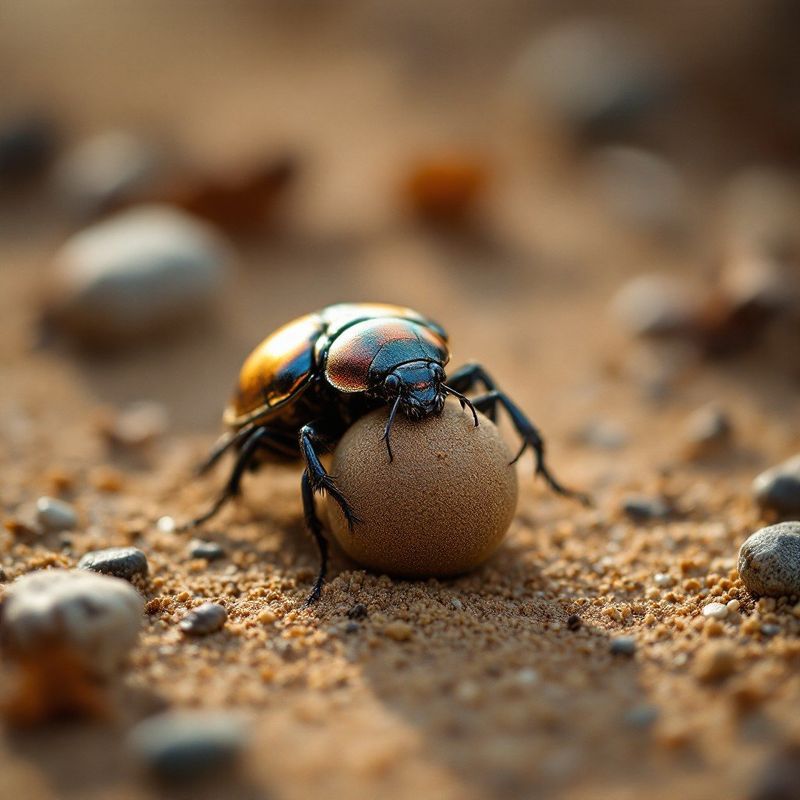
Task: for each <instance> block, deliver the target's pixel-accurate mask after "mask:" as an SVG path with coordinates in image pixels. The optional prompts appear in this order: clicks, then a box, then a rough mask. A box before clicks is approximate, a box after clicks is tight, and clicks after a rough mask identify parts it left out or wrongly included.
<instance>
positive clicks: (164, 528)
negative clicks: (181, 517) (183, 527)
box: [156, 516, 178, 533]
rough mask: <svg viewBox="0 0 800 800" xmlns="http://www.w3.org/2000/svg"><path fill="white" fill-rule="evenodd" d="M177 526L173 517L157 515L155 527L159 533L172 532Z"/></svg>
mask: <svg viewBox="0 0 800 800" xmlns="http://www.w3.org/2000/svg"><path fill="white" fill-rule="evenodd" d="M177 527H178V526H177V524H176V522H175V520H174V518H173V517H167V516H164V517H159V518H158V520H157V521H156V528H157V529H158V531H159V532H160V533H174V532H175V529H176V528H177Z"/></svg>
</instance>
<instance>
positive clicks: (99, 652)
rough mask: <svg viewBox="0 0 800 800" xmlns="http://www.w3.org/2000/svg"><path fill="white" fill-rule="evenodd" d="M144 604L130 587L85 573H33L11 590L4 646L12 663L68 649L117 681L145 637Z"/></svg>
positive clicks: (88, 666) (89, 666) (5, 608)
mask: <svg viewBox="0 0 800 800" xmlns="http://www.w3.org/2000/svg"><path fill="white" fill-rule="evenodd" d="M143 610H144V600H143V599H142V597H141V595H140V594H139V593H138V592H137V591H136V590H135V589H134V588H133V587H132V586H131V585H130V584H129V583H127V582H126V581H123V580H120V579H119V578H112V577H109V576H107V575H98V574H95V573H93V572H87V571H84V570H64V569H49V570H39V571H37V572H32V573H29V574H28V575H24V576H23V577H21V578H19V579H17V580H16V581H15V582H14V583H13V584H12V585H11V587H10V588H9V591H8V595H7V600H6V602H5V604H4V606H3V641H4V644H5V649H6V650H7V652H8V653H9V654H10V655H11V656H12V657H24V658H26V659H28V658H31V657H41V658H47V657H48V654H49V653H51V652H52V650H53V649H63V650H66V651H67V652H69V653H70V654H71V655H73V656H74V657H75V658H77V659H78V660H79V661H80V662H81V663H82V664H83V665H84V666H85V667H86V669H88V670H89V671H91V672H92V673H93V674H96V675H98V676H104V677H105V676H108V675H111V674H112V673H113V672H114V671H115V670H116V669H117V668H118V667H119V665H120V663H121V662H122V660H123V659H124V658H125V656H127V654H128V652H129V651H130V649H131V647H133V645H134V643H135V642H136V639H137V637H138V635H139V627H140V625H141V621H142V612H143Z"/></svg>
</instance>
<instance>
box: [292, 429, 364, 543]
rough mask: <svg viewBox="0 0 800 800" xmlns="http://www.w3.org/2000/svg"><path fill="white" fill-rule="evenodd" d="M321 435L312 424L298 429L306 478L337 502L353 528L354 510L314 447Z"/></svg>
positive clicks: (318, 489) (356, 519)
mask: <svg viewBox="0 0 800 800" xmlns="http://www.w3.org/2000/svg"><path fill="white" fill-rule="evenodd" d="M321 438H322V437H321V436H320V435H319V433H317V431H316V430H315V429H314V427H313V426H312V425H303V427H302V428H301V429H300V452H301V453H302V454H303V459H304V460H305V462H306V469H307V471H308V479H309V481H310V482H311V488H312V490H313V491H315V492H327V493H328V494H329V495H330V496H331V497H332V498H333V499H334V500H335V501H336V503H337V505H338V506H339V508H341V509H342V514H344V518H345V519H346V520H347V526H348V527H349V528H350V530H351V531H352V530H353V526H354V525H355V524H356V523H357V522H360V520H359V519H358V517H357V516H356V514H355V512H354V511H353V509H352V507H351V506H350V503H348V502H347V498H346V497H345V496H344V495H343V494H342V493H341V492H340V491H339V489H338V488H337V487H336V484H335V483H334V482H333V478H332V477H331V476H330V475H328V473H327V472H326V471H325V467H323V466H322V464H321V463H320V460H319V456H318V455H317V451H316V450H315V448H314V444H315V443H319V442H320V440H321Z"/></svg>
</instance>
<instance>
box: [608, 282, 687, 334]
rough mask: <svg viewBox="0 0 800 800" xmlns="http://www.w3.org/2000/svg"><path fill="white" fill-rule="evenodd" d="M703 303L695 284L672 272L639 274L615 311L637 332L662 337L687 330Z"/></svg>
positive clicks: (614, 305)
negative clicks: (692, 288) (696, 294)
mask: <svg viewBox="0 0 800 800" xmlns="http://www.w3.org/2000/svg"><path fill="white" fill-rule="evenodd" d="M699 309H700V304H699V302H698V299H697V297H696V296H695V295H694V294H693V293H692V291H691V288H690V287H689V286H688V285H686V284H684V283H683V282H682V281H680V280H679V279H678V278H676V277H675V276H672V275H667V274H660V273H652V274H644V275H639V276H638V277H636V278H633V279H631V280H630V281H628V282H627V283H625V284H624V285H623V286H622V287H621V288H620V289H619V291H618V292H617V294H616V295H615V297H614V298H613V300H612V303H611V311H612V313H613V315H614V316H615V317H616V318H617V320H618V321H619V322H620V324H621V325H622V326H623V327H624V328H625V329H626V331H628V333H630V334H632V335H633V336H640V337H659V336H672V335H676V334H681V333H684V332H686V331H687V330H688V329H690V328H691V326H692V325H694V323H695V320H696V318H697V315H698V313H699Z"/></svg>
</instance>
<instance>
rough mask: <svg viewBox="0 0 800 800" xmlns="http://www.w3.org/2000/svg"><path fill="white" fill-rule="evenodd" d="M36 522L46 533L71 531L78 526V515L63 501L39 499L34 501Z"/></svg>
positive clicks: (50, 498) (48, 498)
mask: <svg viewBox="0 0 800 800" xmlns="http://www.w3.org/2000/svg"><path fill="white" fill-rule="evenodd" d="M36 521H37V522H38V523H39V524H40V525H41V526H42V527H43V528H44V529H45V530H47V531H51V532H57V531H71V530H73V529H74V528H75V527H77V525H78V515H77V514H76V513H75V509H74V508H73V507H72V506H71V505H70V504H69V503H65V502H64V501H63V500H56V499H55V498H54V497H40V498H39V499H38V500H37V501H36Z"/></svg>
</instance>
